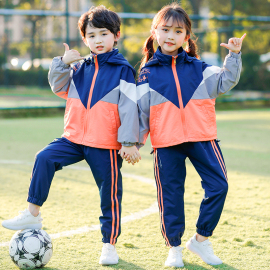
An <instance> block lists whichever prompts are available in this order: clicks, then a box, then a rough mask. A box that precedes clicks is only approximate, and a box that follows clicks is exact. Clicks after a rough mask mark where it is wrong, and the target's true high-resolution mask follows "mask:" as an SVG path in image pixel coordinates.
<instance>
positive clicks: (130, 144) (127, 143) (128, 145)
mask: <svg viewBox="0 0 270 270" xmlns="http://www.w3.org/2000/svg"><path fill="white" fill-rule="evenodd" d="M121 144H122V146H127V147H130V146H134V145H136V144H137V143H132V142H123V143H121Z"/></svg>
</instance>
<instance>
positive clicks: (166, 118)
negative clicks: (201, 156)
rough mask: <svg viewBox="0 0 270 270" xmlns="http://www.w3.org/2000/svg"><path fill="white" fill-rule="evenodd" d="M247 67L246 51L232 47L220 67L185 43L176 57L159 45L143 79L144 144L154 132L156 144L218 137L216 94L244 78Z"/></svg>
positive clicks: (140, 99) (139, 94)
mask: <svg viewBox="0 0 270 270" xmlns="http://www.w3.org/2000/svg"><path fill="white" fill-rule="evenodd" d="M241 66H242V62H241V53H239V54H235V53H232V52H230V53H229V54H228V55H227V56H226V58H225V61H224V64H223V68H220V67H217V66H211V65H208V64H206V63H205V62H203V61H200V60H198V59H197V58H195V57H190V56H189V55H188V54H187V53H186V51H184V50H183V48H180V49H179V53H178V55H176V56H170V55H165V54H162V53H161V51H160V48H158V49H157V51H156V52H155V54H154V56H153V57H152V58H151V59H150V60H149V61H148V62H147V63H146V64H145V66H144V67H143V68H142V69H141V72H140V75H139V78H138V82H137V103H138V107H139V122H140V137H139V143H140V144H144V143H145V141H146V139H147V136H148V133H149V132H150V138H151V143H152V146H153V147H154V148H161V147H168V146H173V145H177V144H181V143H184V142H197V141H209V140H213V139H216V138H217V128H216V115H215V99H216V97H217V96H219V95H221V94H224V93H226V92H227V91H229V90H231V89H232V88H233V87H234V86H235V85H236V84H237V83H238V81H239V78H240V72H241Z"/></svg>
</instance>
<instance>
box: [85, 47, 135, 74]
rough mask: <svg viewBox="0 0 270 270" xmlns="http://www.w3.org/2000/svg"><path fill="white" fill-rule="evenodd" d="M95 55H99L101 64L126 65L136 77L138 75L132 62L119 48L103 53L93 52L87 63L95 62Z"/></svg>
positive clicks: (86, 60) (98, 58)
mask: <svg viewBox="0 0 270 270" xmlns="http://www.w3.org/2000/svg"><path fill="white" fill-rule="evenodd" d="M94 56H97V60H98V64H99V66H101V65H103V64H105V63H106V62H107V63H110V64H113V65H126V66H128V67H129V68H131V70H132V72H133V75H134V77H135V76H136V71H135V69H134V68H133V67H132V66H131V65H130V63H129V62H128V61H127V60H126V59H125V57H124V56H123V55H122V54H121V53H119V51H118V49H116V48H114V49H113V50H112V51H111V52H107V53H101V54H93V53H91V55H90V57H89V58H87V59H85V60H84V61H85V62H86V63H91V62H94Z"/></svg>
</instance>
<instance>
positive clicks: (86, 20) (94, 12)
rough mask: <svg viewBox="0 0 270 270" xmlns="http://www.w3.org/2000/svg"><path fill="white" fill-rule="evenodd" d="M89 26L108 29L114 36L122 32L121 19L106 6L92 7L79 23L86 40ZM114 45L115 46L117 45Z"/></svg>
mask: <svg viewBox="0 0 270 270" xmlns="http://www.w3.org/2000/svg"><path fill="white" fill-rule="evenodd" d="M87 25H89V26H91V27H95V28H107V29H108V30H109V31H110V32H111V33H113V34H114V36H116V35H117V33H118V32H119V31H120V25H121V19H120V17H119V16H118V15H117V14H116V13H115V12H113V11H111V10H109V9H107V8H106V7H105V6H102V5H100V6H97V7H91V8H90V9H89V10H88V11H87V12H85V13H84V14H83V15H82V16H81V17H80V19H79V21H78V28H79V30H80V33H81V36H82V37H83V38H85V34H86V33H85V31H86V27H87ZM115 43H116V44H117V42H115ZM116 44H114V45H116Z"/></svg>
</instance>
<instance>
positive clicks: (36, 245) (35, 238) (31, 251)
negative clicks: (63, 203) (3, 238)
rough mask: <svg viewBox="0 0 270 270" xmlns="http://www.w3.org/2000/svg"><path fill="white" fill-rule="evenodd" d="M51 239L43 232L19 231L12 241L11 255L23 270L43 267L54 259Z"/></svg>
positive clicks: (10, 246) (10, 245)
mask: <svg viewBox="0 0 270 270" xmlns="http://www.w3.org/2000/svg"><path fill="white" fill-rule="evenodd" d="M52 253H53V246H52V240H51V237H50V236H49V235H48V234H47V233H46V232H45V231H43V230H33V229H27V230H22V231H17V232H16V233H15V234H14V235H13V237H12V238H11V240H10V244H9V255H10V257H11V259H12V261H13V262H14V263H15V264H16V265H17V266H18V267H19V268H21V269H34V268H39V267H43V266H44V265H45V264H47V263H48V262H49V260H50V258H51V257H52Z"/></svg>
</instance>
